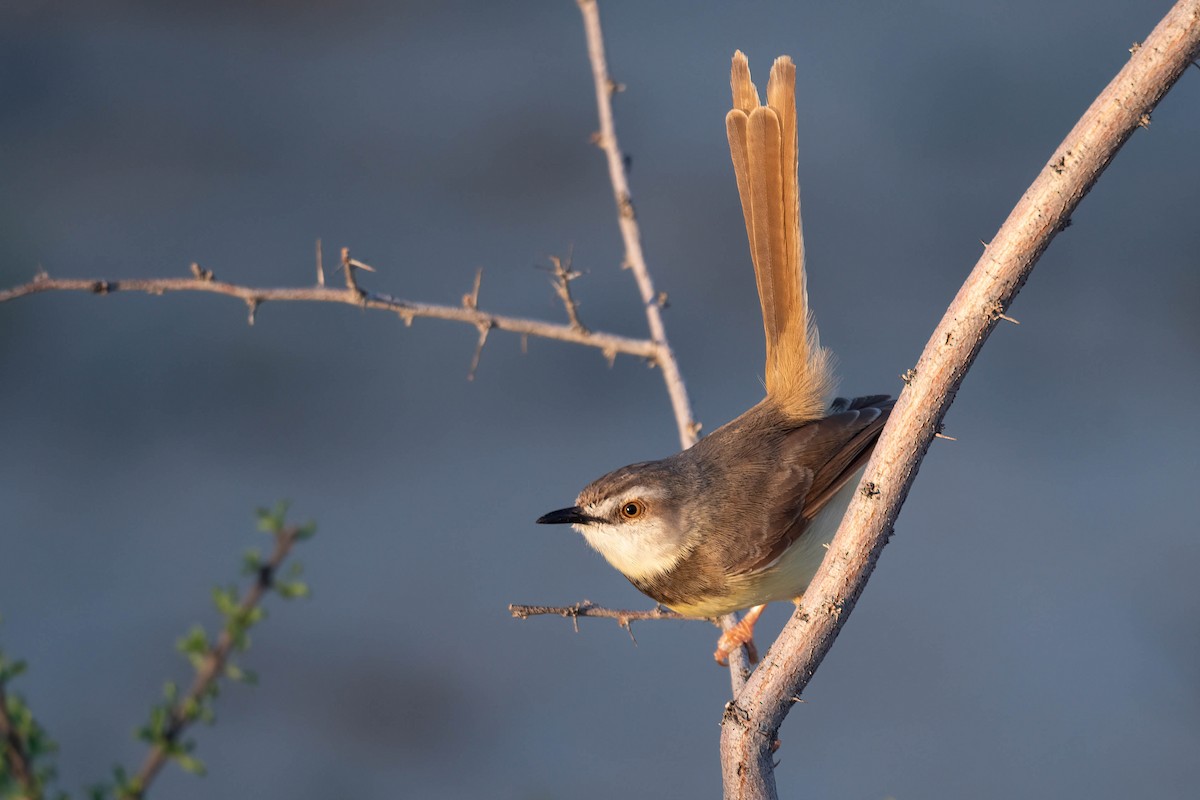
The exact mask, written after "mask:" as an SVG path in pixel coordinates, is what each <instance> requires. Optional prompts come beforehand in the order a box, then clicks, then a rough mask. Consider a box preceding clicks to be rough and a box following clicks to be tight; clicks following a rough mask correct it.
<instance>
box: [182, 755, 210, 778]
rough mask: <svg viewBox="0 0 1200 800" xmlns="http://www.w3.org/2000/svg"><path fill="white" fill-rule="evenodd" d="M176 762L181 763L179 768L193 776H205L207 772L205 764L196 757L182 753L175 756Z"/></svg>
mask: <svg viewBox="0 0 1200 800" xmlns="http://www.w3.org/2000/svg"><path fill="white" fill-rule="evenodd" d="M175 761H176V762H178V763H179V766H181V767H183V769H184V771H186V772H190V773H192V774H193V775H203V774H204V773H205V771H206V770H205V767H204V762H203V761H201V760H200V759H198V758H196V757H195V756H190V755H187V754H185V753H180V754H179V755H177V756H175Z"/></svg>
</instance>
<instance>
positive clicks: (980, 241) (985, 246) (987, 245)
mask: <svg viewBox="0 0 1200 800" xmlns="http://www.w3.org/2000/svg"><path fill="white" fill-rule="evenodd" d="M979 243H980V244H981V245H983V249H984V250H986V249H988V248H989V247H991V246H992V243H991V242H985V241H984V240H983V239H980V240H979Z"/></svg>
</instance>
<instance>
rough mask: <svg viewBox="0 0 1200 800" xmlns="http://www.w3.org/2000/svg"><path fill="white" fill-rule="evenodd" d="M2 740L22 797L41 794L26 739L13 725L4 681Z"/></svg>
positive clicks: (0, 689)
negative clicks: (30, 763) (31, 764)
mask: <svg viewBox="0 0 1200 800" xmlns="http://www.w3.org/2000/svg"><path fill="white" fill-rule="evenodd" d="M0 740H3V747H4V760H5V762H7V764H8V771H9V774H11V775H12V778H13V781H14V782H15V783H16V784H17V785H18V786H19V787H20V789H21V793H20V794H19V795H17V796H18V797H20V798H35V797H38V796H40V794H41V793H40V791H39V790H38V786H37V779H36V777H35V776H34V774H33V769H32V768H31V767H30V765H29V754H28V752H27V751H26V749H25V740H24V739H22V738H21V732H20V731H18V730H17V728H16V726H15V725H13V721H12V717H10V716H9V714H8V695H7V694H6V693H5V691H4V683H3V682H2V681H0Z"/></svg>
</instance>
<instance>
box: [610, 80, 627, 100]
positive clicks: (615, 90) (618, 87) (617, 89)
mask: <svg viewBox="0 0 1200 800" xmlns="http://www.w3.org/2000/svg"><path fill="white" fill-rule="evenodd" d="M607 88H608V94H609V96H610V97H611V96H612V95H614V94H620V93H621V92H623V91H625V84H623V83H617V82H616V81H614V80H613V79H612V78H609V79H608V87H607Z"/></svg>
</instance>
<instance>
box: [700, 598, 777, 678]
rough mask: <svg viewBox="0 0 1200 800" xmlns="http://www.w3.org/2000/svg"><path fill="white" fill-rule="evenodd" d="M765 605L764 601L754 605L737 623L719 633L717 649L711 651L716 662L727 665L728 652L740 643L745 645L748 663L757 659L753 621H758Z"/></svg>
mask: <svg viewBox="0 0 1200 800" xmlns="http://www.w3.org/2000/svg"><path fill="white" fill-rule="evenodd" d="M766 607H767V604H766V603H763V604H762V605H760V606H754V607H753V608H751V609H750V610H749V611H747V612H746V616H744V617H742V619H741V621H739V622H738V624H737V625H734V626H733V627H732V628H730V629H729V630H727V631H725V632H724V633H722V634H721V638H720V639H717V650H716V652H715V653H713V658H714V659H716V661H717V663H718V664H720V665H721V666H723V667H725V666H728V665H729V654H730V653H732V652H733V651H734V650H736V649H738V648H739V647H741V646H742V645H746V651H747V653H748V654H749V656H750V663H751V664H754V663H756V662H757V661H758V650H757V649H756V648H755V647H754V623H756V622H758V618H759V617H760V616H761V615H762V612H763V609H764V608H766Z"/></svg>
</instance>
